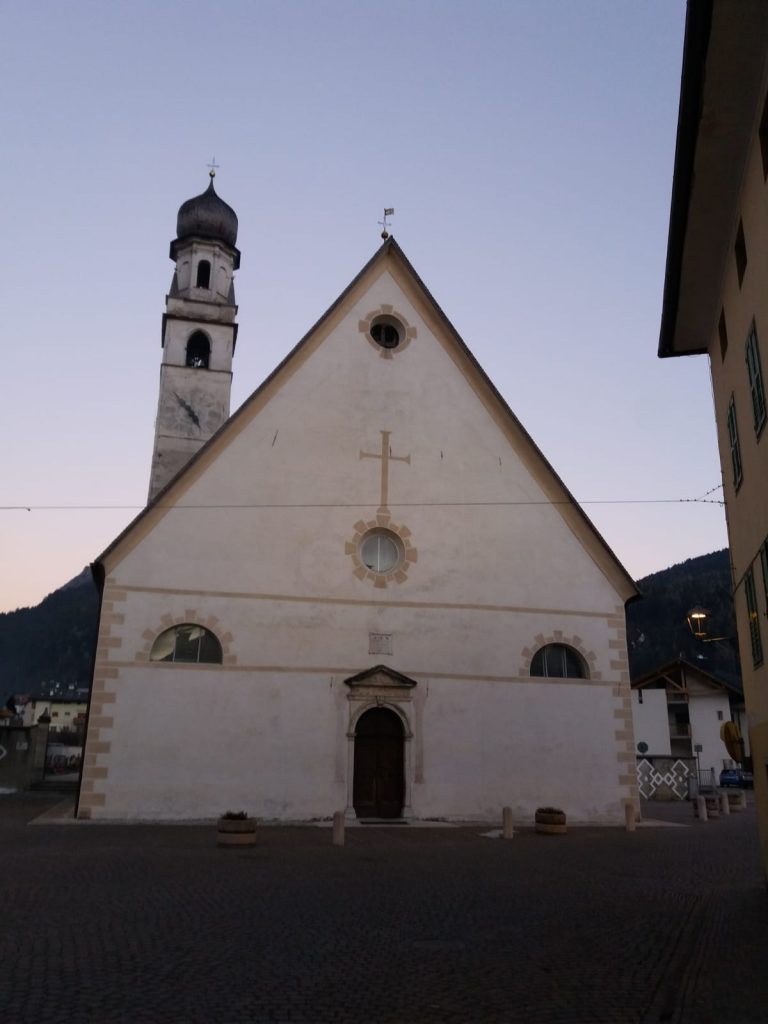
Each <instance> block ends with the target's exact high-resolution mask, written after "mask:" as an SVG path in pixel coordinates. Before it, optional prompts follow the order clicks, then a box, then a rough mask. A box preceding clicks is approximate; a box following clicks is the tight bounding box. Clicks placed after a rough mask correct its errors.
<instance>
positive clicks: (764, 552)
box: [760, 538, 768, 608]
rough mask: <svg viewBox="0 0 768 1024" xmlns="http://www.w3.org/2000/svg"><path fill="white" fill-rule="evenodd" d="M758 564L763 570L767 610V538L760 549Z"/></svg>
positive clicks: (767, 606)
mask: <svg viewBox="0 0 768 1024" xmlns="http://www.w3.org/2000/svg"><path fill="white" fill-rule="evenodd" d="M760 564H761V566H762V569H763V594H764V595H765V606H766V608H768V538H766V539H765V540H764V541H763V546H762V547H761V548H760Z"/></svg>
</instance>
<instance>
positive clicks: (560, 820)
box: [534, 807, 568, 836]
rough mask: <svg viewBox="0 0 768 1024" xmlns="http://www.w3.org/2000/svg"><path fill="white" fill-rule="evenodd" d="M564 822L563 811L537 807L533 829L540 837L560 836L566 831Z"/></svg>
mask: <svg viewBox="0 0 768 1024" xmlns="http://www.w3.org/2000/svg"><path fill="white" fill-rule="evenodd" d="M565 822H566V818H565V811H561V810H560V809H559V808H557V807H539V808H538V810H537V811H536V817H535V820H534V827H535V830H536V832H538V833H539V834H540V835H545V836H561V835H564V834H565V833H566V832H567V831H568V829H567V827H566V823H565Z"/></svg>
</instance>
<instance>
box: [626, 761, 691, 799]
mask: <svg viewBox="0 0 768 1024" xmlns="http://www.w3.org/2000/svg"><path fill="white" fill-rule="evenodd" d="M691 777H693V778H694V779H695V778H696V759H695V758H693V757H690V758H688V757H653V756H651V757H638V759H637V788H638V789H639V791H640V796H641V797H643V798H644V799H646V800H686V799H687V798H688V788H689V787H688V780H689V779H690V778H691Z"/></svg>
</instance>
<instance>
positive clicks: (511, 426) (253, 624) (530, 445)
mask: <svg viewBox="0 0 768 1024" xmlns="http://www.w3.org/2000/svg"><path fill="white" fill-rule="evenodd" d="M236 235H237V218H236V217H235V215H234V213H233V211H231V209H230V208H229V207H228V206H226V204H225V203H223V202H222V201H221V200H220V199H219V198H218V196H217V195H216V193H215V191H214V190H213V185H212V184H211V186H210V187H209V189H208V191H207V192H206V193H204V194H203V196H200V197H197V198H196V199H195V200H190V201H189V202H188V203H185V204H184V206H182V208H181V210H180V211H179V222H178V237H177V239H176V240H175V241H174V242H173V243H172V246H171V257H172V259H173V260H174V262H175V264H176V270H175V274H174V280H173V284H172V287H171V291H170V294H169V296H168V299H167V308H166V316H165V319H164V326H163V365H162V370H161V385H160V400H159V405H158V419H157V430H156V439H155V451H154V457H153V463H152V480H151V484H150V502H149V504H148V506H147V507H146V509H145V510H144V511H143V512H142V513H141V514H140V515H139V516H138V517H137V518H136V520H134V522H133V523H132V524H131V525H130V526H129V527H128V528H127V529H126V531H124V533H123V534H121V536H120V537H118V538H117V539H116V540H115V542H114V543H113V544H112V545H111V546H110V547H109V548H108V549H107V550H106V551H105V552H104V554H103V555H102V556H101V557H100V558H99V559H98V561H97V562H96V563H94V573H95V576H96V578H97V580H98V581H99V583H100V585H101V586H102V591H103V593H102V610H101V623H100V630H99V641H98V649H97V654H96V660H95V668H94V678H93V690H92V699H91V707H90V712H89V720H88V729H87V739H86V748H85V757H84V770H83V777H82V781H81V787H80V793H79V799H78V806H77V814H78V816H79V817H81V818H93V819H108V820H182V819H204V818H211V817H215V816H217V815H219V814H221V813H223V812H224V811H226V810H240V809H242V810H245V811H247V812H248V813H250V814H253V815H256V816H258V817H259V818H262V819H268V820H286V821H288V820H297V821H301V820H312V819H318V818H328V817H330V816H331V815H332V814H333V812H334V811H337V810H341V809H343V810H345V812H346V814H347V816H348V817H349V818H350V819H352V818H360V819H363V820H365V819H393V818H395V819H396V818H405V819H407V820H418V819H444V820H461V821H491V820H498V818H499V816H500V813H501V808H502V807H503V806H505V805H509V806H511V807H512V808H513V813H514V814H515V816H516V818H517V819H518V820H521V821H523V820H529V819H530V818H531V817H532V815H533V812H534V810H535V808H536V807H537V806H539V805H542V804H549V805H556V806H560V807H562V808H563V809H564V810H565V811H566V812H567V813H568V815H569V820H572V821H577V822H578V821H581V822H600V823H619V822H622V821H623V820H624V805H625V803H626V802H628V801H632V802H636V801H637V784H636V775H635V751H634V739H633V731H632V711H631V698H630V686H629V675H628V665H627V654H626V636H625V617H624V606H625V603H626V602H627V601H628V600H630V599H632V598H633V597H634V596H636V589H635V586H634V583H633V581H632V580H631V578H630V577H629V576H628V575H627V573H626V571H625V570H624V569H623V568H622V566H621V565H620V564H619V563H618V561H617V559H616V558H615V556H614V555H613V553H612V552H611V551H610V549H609V548H608V547H607V545H606V544H605V542H604V541H603V539H602V538H601V537H600V535H599V534H598V533H597V531H596V530H595V529H594V527H593V526H592V525H591V523H590V522H589V520H588V519H587V517H586V516H585V515H584V513H583V512H582V510H581V509H580V508H579V506H578V505H577V503H576V502H575V500H574V499H573V497H572V496H571V495H570V494H569V492H568V491H567V490H566V488H565V486H564V485H563V483H562V482H561V481H560V479H559V478H558V477H557V475H556V474H555V472H554V470H553V469H552V467H551V466H550V465H549V464H548V462H547V461H546V460H545V458H544V456H543V455H542V454H541V452H540V451H539V450H538V448H537V447H536V445H535V444H534V442H533V441H532V439H531V438H530V436H529V435H528V434H527V433H526V431H525V430H524V429H523V427H522V426H521V424H520V422H519V421H518V420H517V418H516V417H515V416H514V414H513V413H512V412H511V410H510V409H509V408H508V407H507V405H506V404H505V402H504V401H503V399H502V398H501V396H500V395H499V394H498V392H497V391H496V389H495V388H494V386H493V385H492V383H491V382H490V380H489V379H488V378H487V376H486V375H485V373H484V372H483V370H482V369H481V367H480V366H479V365H478V363H477V362H476V360H475V359H474V358H473V356H472V354H471V352H470V351H469V349H468V348H467V347H466V345H465V344H464V343H463V342H462V340H461V339H460V338H459V336H458V335H457V333H456V331H455V330H454V328H453V327H452V326H451V324H450V323H449V322H448V320H447V319H446V317H445V315H444V314H443V313H442V311H441V310H440V308H439V306H438V305H437V303H436V302H435V300H434V299H433V298H432V296H431V295H430V293H429V292H428V291H427V289H426V287H425V286H424V284H423V283H422V281H421V280H420V278H419V277H418V275H417V274H416V272H415V270H414V269H413V267H412V266H411V265H410V263H409V262H408V260H407V258H406V257H405V255H404V253H403V252H402V250H401V249H400V247H399V246H398V245H397V243H396V242H395V241H394V239H392V238H387V239H386V240H385V241H384V244H383V245H382V246H381V247H380V248H379V249H378V251H377V252H376V253H375V254H374V256H373V257H372V259H371V260H370V261H369V262H368V264H367V265H366V266H365V267H364V268H363V269H362V270H361V271H360V273H359V274H358V275H357V277H356V278H355V279H354V280H353V281H352V283H351V284H350V285H349V286H348V287H347V288H346V290H345V291H344V292H343V293H342V294H341V296H340V297H339V298H338V299H337V300H336V301H335V302H334V303H333V305H332V306H331V307H330V309H329V310H328V311H327V312H326V313H325V314H324V316H323V317H322V318H321V319H320V320H319V321H318V322H317V324H315V326H314V327H313V328H312V329H311V330H310V332H309V333H308V334H307V335H306V336H305V337H304V338H303V339H302V341H300V342H299V344H298V345H297V346H296V347H295V348H294V350H293V351H292V352H291V353H290V354H289V355H288V356H287V357H286V358H285V360H284V361H283V362H282V363H281V364H280V366H278V367H277V369H276V370H275V371H274V372H273V373H272V374H271V376H270V377H269V378H268V379H267V380H266V381H265V382H264V383H263V384H262V385H261V386H260V387H259V388H258V389H257V390H256V391H255V392H254V393H253V394H252V396H251V397H250V398H249V399H248V400H247V401H246V402H245V403H244V404H243V406H242V407H241V408H240V409H239V410H238V411H237V412H236V413H235V414H234V415H232V416H231V417H230V416H229V385H230V381H231V371H232V357H233V354H234V345H235V340H236V332H237V328H236V324H235V313H236V306H235V302H234V287H233V274H234V271H235V270H236V269H237V266H238V265H239V259H240V254H239V252H238V251H237V249H236V248H235V242H236Z"/></svg>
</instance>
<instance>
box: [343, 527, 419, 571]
mask: <svg viewBox="0 0 768 1024" xmlns="http://www.w3.org/2000/svg"><path fill="white" fill-rule="evenodd" d="M354 529H355V532H354V535H353V536H352V539H351V540H348V541H347V542H346V543H345V545H344V552H345V554H347V555H349V557H350V558H351V559H352V564H353V565H354V569H353V574H354V575H355V576H356V577H357V578H358V579H359V580H366V579H367V580H371V581H372V582H373V585H374V587H380V588H383V587H386V586H388V585H389V584H390V583H404V582H405V581H406V579H407V578H408V570H409V568H410V567H411V565H412V564H413V563H414V562H416V561H417V560H418V557H419V553H418V551H417V550H416V548H415V547H414V546H413V544H412V543H411V531H410V530H409V529H408V527H407V526H399V525H398V524H397V523H393V522H392V519H391V518H390V516H389V515H387V514H386V513H382V512H379V513H377V515H376V518H375V519H369V520H368V521H367V522H366V521H365V520H363V519H359V520H358V521H357V522H356V523H355V527H354ZM372 534H373V535H375V534H384V535H386V534H391V535H392V539H393V541H394V543H395V544H396V545H397V547H398V548H399V549H400V558H399V559H398V560H397V562H396V563H395V565H394V566H393V567H392V569H391V570H389V571H388V572H375V571H374V570H373V569H369V568H368V566H367V565H365V563H364V562H363V560H362V558H361V553H362V545H363V541H364V540H365V539H366V538H367V537H368V536H370V535H372Z"/></svg>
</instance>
